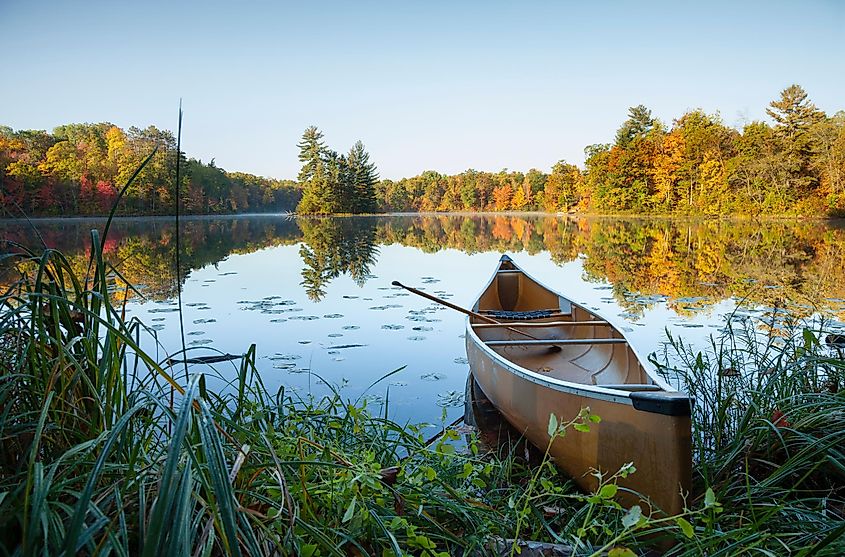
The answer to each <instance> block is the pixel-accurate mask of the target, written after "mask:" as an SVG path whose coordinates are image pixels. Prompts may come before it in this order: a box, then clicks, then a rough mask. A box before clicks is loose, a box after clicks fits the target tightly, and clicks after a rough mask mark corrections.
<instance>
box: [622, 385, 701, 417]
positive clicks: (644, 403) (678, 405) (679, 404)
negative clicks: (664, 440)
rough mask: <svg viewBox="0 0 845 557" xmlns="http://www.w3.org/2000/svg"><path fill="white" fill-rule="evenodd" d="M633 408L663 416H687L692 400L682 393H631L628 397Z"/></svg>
mask: <svg viewBox="0 0 845 557" xmlns="http://www.w3.org/2000/svg"><path fill="white" fill-rule="evenodd" d="M629 396H630V397H631V402H632V403H633V405H634V408H635V409H637V410H640V411H642V412H652V413H654V414H663V415H665V416H689V415H690V414H691V413H692V400H691V399H690V397H689V396H687V395H685V394H683V393H666V392H662V393H653V392H648V391H645V392H632V393H630V395H629Z"/></svg>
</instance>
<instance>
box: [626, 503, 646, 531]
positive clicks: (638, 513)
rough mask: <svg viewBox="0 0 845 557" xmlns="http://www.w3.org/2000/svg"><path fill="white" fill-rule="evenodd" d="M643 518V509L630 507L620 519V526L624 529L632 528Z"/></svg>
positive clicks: (637, 506) (635, 506)
mask: <svg viewBox="0 0 845 557" xmlns="http://www.w3.org/2000/svg"><path fill="white" fill-rule="evenodd" d="M642 516H643V509H642V507H640V506H639V505H634V506H633V507H631V508H630V509H629V510H628V512H627V513H625V516H623V517H622V526H624V527H625V528H633V527H634V526H636V525H637V523H638V522H639V521H640V518H642Z"/></svg>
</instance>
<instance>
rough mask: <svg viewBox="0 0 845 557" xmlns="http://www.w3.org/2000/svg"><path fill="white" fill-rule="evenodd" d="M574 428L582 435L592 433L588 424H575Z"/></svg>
mask: <svg viewBox="0 0 845 557" xmlns="http://www.w3.org/2000/svg"><path fill="white" fill-rule="evenodd" d="M572 427H574V428H575V431H580V432H582V433H589V432H590V426H589V425H587V424H573V426H572Z"/></svg>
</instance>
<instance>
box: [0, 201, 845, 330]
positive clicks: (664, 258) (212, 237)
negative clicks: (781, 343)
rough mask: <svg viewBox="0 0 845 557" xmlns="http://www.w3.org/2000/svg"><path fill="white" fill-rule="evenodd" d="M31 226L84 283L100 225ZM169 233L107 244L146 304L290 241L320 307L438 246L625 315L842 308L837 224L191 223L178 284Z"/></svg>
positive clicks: (412, 218) (10, 231) (484, 218)
mask: <svg viewBox="0 0 845 557" xmlns="http://www.w3.org/2000/svg"><path fill="white" fill-rule="evenodd" d="M35 222H36V225H37V226H38V228H39V231H40V233H41V236H43V238H44V240H45V242H46V243H47V245H48V246H50V247H53V248H58V249H60V250H61V251H63V252H64V253H65V254H66V256H67V257H68V260H69V261H70V263H71V265H73V266H74V268H75V269H76V270H77V271H79V272H80V273H81V274H82V275H84V273H85V269H86V268H87V265H88V256H87V254H88V251H87V250H88V245H89V243H90V230H91V228H93V227H95V226H96V227H100V228H101V227H102V220H100V221H85V220H78V219H74V220H53V221H35ZM173 232H174V229H173V224H172V221H171V220H169V219H160V218H159V219H156V218H153V219H149V218H147V219H118V220H117V221H116V222H115V223H114V225H113V226H112V229H111V232H110V237H109V238H108V240H107V242H106V250H105V251H106V256H107V257H109V258H110V259H111V261H112V262H114V263H116V264H117V266H118V269H119V270H120V272H121V273H122V275H123V276H124V277H126V279H127V280H129V281H130V282H131V283H133V284H143V285H146V289H145V290H144V294H145V295H146V296H147V297H149V298H152V299H164V298H169V297H172V296H173V295H174V294H175V285H176V284H177V280H178V281H180V282H183V283H184V281H185V280H186V278H187V277H188V275H189V274H190V272H191V271H192V270H193V269H198V268H202V267H205V266H207V265H216V264H217V263H218V262H220V261H222V260H223V259H225V258H226V257H227V256H228V255H229V254H232V253H239V254H248V253H251V252H255V251H257V250H262V249H266V248H270V247H274V246H281V245H293V244H297V243H301V246H300V249H299V255H300V257H301V259H302V263H303V267H302V274H301V276H302V281H301V285H302V286H303V287H304V288H305V290H306V291H307V293H308V296H309V297H310V298H311V299H312V300H320V299H322V298H323V297H324V296H325V295H326V289H327V287H328V284H329V283H330V282H331V281H332V280H333V279H335V278H337V277H339V276H340V275H342V274H344V273H346V274H349V275H350V276H351V277H352V279H353V280H355V282H356V283H357V284H359V285H362V284H364V282H366V280H367V278H368V277H369V275H370V271H371V269H372V268H373V266H374V265H375V262H376V259H377V257H378V254H379V250H378V247H379V246H382V245H391V244H396V245H401V246H406V247H414V248H417V249H419V250H421V251H423V252H425V253H434V252H437V251H439V250H442V249H446V248H451V249H457V250H460V251H463V252H465V253H480V252H495V253H503V252H509V253H520V252H527V253H529V254H536V253H541V252H547V253H548V254H549V257H550V258H551V259H552V261H554V262H556V263H558V264H559V265H563V264H565V263H569V262H571V261H574V260H576V259H579V258H580V259H581V260H582V269H583V273H582V276H581V277H580V278H579V280H586V281H588V282H597V283H599V282H605V281H606V282H609V283H610V284H611V285H612V290H611V291H609V292H608V295H612V296H613V297H614V298H615V299H616V301H617V302H618V303H619V304H620V305H621V306H623V307H624V308H626V310H629V311H631V312H633V313H639V312H641V311H642V310H643V308H644V307H648V304H649V302H648V299H649V297H652V298H656V297H664V298H665V299H667V300H668V303H669V305H670V306H672V309H674V310H675V311H677V312H678V313H681V314H684V313H685V312H687V313H690V314H691V313H692V312H695V311H699V310H701V309H702V308H705V307H707V306H710V305H712V304H714V303H717V302H719V301H721V300H724V299H726V298H730V297H732V296H739V297H747V298H748V300H749V301H750V302H752V303H756V304H762V305H766V306H769V307H784V306H786V305H788V304H790V303H791V304H792V305H793V306H795V307H793V308H792V309H793V310H794V311H795V312H796V313H798V314H801V313H803V314H809V313H812V312H813V311H815V310H816V309H822V308H825V307H826V306H832V307H841V305H842V303H841V302H839V301H838V300H842V299H845V226H843V224H842V223H841V222H836V221H820V220H812V221H807V220H804V221H797V220H790V221H782V220H778V221H763V222H759V221H726V220H680V219H633V218H629V219H623V218H618V217H617V218H571V217H556V216H551V215H508V214H485V215H445V214H434V215H398V216H380V217H325V218H298V219H294V218H285V217H283V216H278V215H275V216H270V215H268V216H243V217H214V218H190V219H186V220H185V222H184V224H183V229H182V245H183V246H184V248H183V249H184V251H183V254H182V265H183V267H182V273H181V276H180V277H178V279H177V277H174V276H173V259H174V257H175V252H174V249H175V248H174V246H175V236H174V234H173ZM0 238H3V239H6V240H10V241H15V242H19V243H21V244H24V245H28V246H30V247H33V248H35V249H38V246H39V244H40V242H39V240H38V238H37V237H36V236H35V235H34V234H33V233H32V231H31V230H29V229H28V225H27V224H26V223H24V222H22V221H14V222H11V221H6V222H0ZM0 251H4V252H6V251H14V249H13V248H12V247H8V248H4V249H2V250H0ZM415 257H417V259H418V260H419V259H421V258H422V257H423V256H420V255H419V254H417V255H416V256H415ZM10 261H11V260H9V259H4V260H3V262H0V284H8V283H9V282H11V281H12V280H15V279H16V278H17V277H18V276H19V271H21V270H23V271H25V269H17V268H14V267H13V266H12V265H11V264H10ZM118 286H119V285H118ZM285 286H286V287H288V288H290V287H291V286H292V285H285ZM117 290H119V289H117ZM662 301H663V300H660V301H657V302H654V303H662ZM796 304H798V305H796ZM800 306H804V307H803V308H802V307H800Z"/></svg>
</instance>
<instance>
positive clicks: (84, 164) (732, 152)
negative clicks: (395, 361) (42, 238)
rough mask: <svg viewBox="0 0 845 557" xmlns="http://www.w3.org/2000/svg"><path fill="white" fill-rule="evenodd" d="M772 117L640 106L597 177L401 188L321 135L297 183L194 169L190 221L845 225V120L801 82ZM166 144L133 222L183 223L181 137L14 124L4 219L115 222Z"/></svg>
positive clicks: (565, 175)
mask: <svg viewBox="0 0 845 557" xmlns="http://www.w3.org/2000/svg"><path fill="white" fill-rule="evenodd" d="M766 112H767V115H768V116H769V118H770V119H771V121H772V124H769V123H766V122H762V121H754V122H750V123H747V124H745V125H744V126H743V128H742V129H734V128H732V127H729V126H726V125H725V124H724V123H723V121H722V119H721V117H720V116H719V114H718V113H715V114H707V113H705V112H703V111H702V110H698V109H696V110H691V111H688V112H686V113H685V114H683V115H681V116H680V117H678V118H676V119H675V120H674V121H673V122H672V123H671V125H669V124H666V123H664V122H661V121H659V120H658V119H656V118H654V117H653V116H652V113H651V111H650V110H649V109H648V108H646V107H644V106H642V105H639V106H635V107H632V108H631V109H630V111H629V114H628V119H627V120H625V121H624V122H623V123H622V125H621V126H620V128H619V129H618V131H617V134H616V137H615V138H614V141H613V142H612V143H605V144H596V145H589V146H587V147H586V148H585V157H586V159H585V164H584V167H583V168H579V167H577V166H575V165H573V164H569V163H567V162H566V161H559V162H557V163H555V164H554V165H553V167H552V170H551V172H550V173H546V172H544V171H541V170H537V169H530V170H528V171H527V172H517V171H509V170H507V169H504V170H501V171H499V172H487V171H478V170H473V169H469V170H467V171H465V172H463V173H460V174H456V175H446V174H441V173H439V172H436V171H426V172H423V173H422V174H420V175H418V176H414V177H410V178H402V179H400V180H389V179H382V180H379V179H378V173H377V169H376V167H375V165H374V164H373V163H371V162H370V160H369V154H368V153H367V152H366V150H365V148H364V145H363V144H362V143H361V142H360V141H359V142H357V143H356V144H355V145H353V147H352V149H350V151H349V152H348V153H347V154H346V155H340V154H338V153H337V152H336V151H333V150H332V149H330V148H328V147H326V145H325V144H324V142H323V141H322V139H323V135H322V133H321V132H320V131H319V130H318V129H317V128H316V127H314V126H312V127H309V128H308V129H307V130H306V131H305V133H304V134H303V137H302V140H301V142H300V143H299V144H298V147H299V149H300V155H299V158H300V161H301V162H302V163H303V166H302V170H301V172H300V174H299V176H298V179H297V180H296V181H294V180H275V179H270V178H264V177H260V176H254V175H251V174H247V173H241V172H227V171H225V170H223V169H220V168H218V167H217V166H215V163H214V160H213V159H212V160H211V161H210V162H208V163H203V162H202V161H199V160H195V159H185V160H183V163H184V170H185V172H184V178H183V179H182V180H181V182H182V183H181V185H180V187H181V188H182V190H181V191H182V199H183V200H184V203H183V204H184V206H183V207H181V208H180V211H181V212H183V213H188V214H231V213H243V212H255V211H258V212H278V211H282V212H284V211H294V210H296V211H297V212H299V213H301V214H334V213H384V212H386V213H395V212H455V211H459V212H460V211H465V212H484V211H493V212H505V211H526V210H527V211H545V212H547V213H552V214H556V213H558V212H564V213H568V212H570V211H575V212H577V213H579V214H588V215H649V216H652V215H672V216H674V215H678V216H702V217H725V216H738V215H743V216H747V217H754V218H757V217H761V216H763V217H771V216H777V215H779V216H783V217H841V216H845V111H842V110H840V111H838V112H837V113H836V114H834V115H827V114H825V113H824V112H822V111H820V110H818V109H817V108H816V107H815V105H813V103H812V102H810V100H809V98H808V96H807V93H806V92H805V91H804V90H803V89H802V88H801V87H800V86H798V85H792V86H790V87H788V88H786V89H784V90H783V91H782V92H781V93H780V96H779V97H778V98H777V99H775V100H773V101H772V102H771V103H770V104H769V106H768V108H767V109H766ZM153 147H158V149H159V151H158V152H157V154H156V155H155V157H154V159H153V161H151V163H150V164H149V165H148V166H147V168H145V170H144V172H143V173H142V174H141V175H140V176H138V178H137V180H136V181H135V183H134V185H133V187H132V188H131V189H130V190H129V191H127V192H126V195H125V200H124V204H123V206H122V208H121V210H120V213H119V214H124V215H158V214H169V213H172V212H173V203H174V196H173V195H172V188H170V187H167V184H168V180H169V177H170V176H172V174H173V169H174V168H175V165H176V154H175V153H176V147H175V141H174V137H173V134H171V133H170V132H167V131H162V130H158V129H157V128H155V127H153V126H150V127H148V128H145V129H139V128H130V129H129V130H127V131H124V130H121V129H120V128H118V127H116V126H114V125H112V124H109V123H102V124H71V125H66V126H59V127H58V128H56V129H55V130H53V133H52V134H48V133H47V132H44V131H36V130H20V131H14V130H12V129H11V128H8V127H3V126H0V185H2V187H0V205H2V207H3V214H4V216H19V215H21V214H27V215H36V216H49V215H51V214H53V215H59V214H60V215H91V214H106V213H108V209H109V207H111V204H112V202H113V200H114V199H115V196H116V193H117V191H116V186H115V184H118V183H123V182H125V179H126V178H127V177H128V175H129V174H131V171H132V170H133V169H134V167H135V166H137V164H138V163H139V162H140V161H141V160H142V159H143V157H144V156H145V154H146V153H148V152H149V151H150V150H151V149H152V148H153Z"/></svg>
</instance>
